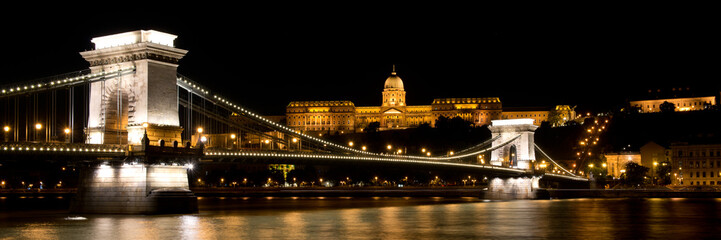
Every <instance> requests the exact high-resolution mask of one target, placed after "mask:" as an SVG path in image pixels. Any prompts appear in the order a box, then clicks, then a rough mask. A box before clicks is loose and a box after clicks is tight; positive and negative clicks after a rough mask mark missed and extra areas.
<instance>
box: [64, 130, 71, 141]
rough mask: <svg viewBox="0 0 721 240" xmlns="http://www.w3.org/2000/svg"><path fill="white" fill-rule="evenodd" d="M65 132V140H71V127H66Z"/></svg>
mask: <svg viewBox="0 0 721 240" xmlns="http://www.w3.org/2000/svg"><path fill="white" fill-rule="evenodd" d="M63 132H65V141H66V142H68V143H69V142H70V128H65V129H64V130H63Z"/></svg>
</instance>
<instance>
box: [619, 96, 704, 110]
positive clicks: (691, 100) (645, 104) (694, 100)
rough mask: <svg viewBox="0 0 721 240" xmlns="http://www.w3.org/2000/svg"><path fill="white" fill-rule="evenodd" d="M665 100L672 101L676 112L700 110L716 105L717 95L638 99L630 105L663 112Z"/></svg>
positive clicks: (640, 108)
mask: <svg viewBox="0 0 721 240" xmlns="http://www.w3.org/2000/svg"><path fill="white" fill-rule="evenodd" d="M664 102H669V103H672V104H673V105H674V111H676V112H684V111H698V110H704V109H706V108H708V107H709V106H712V105H716V96H705V97H682V98H663V99H650V100H638V101H631V102H630V106H631V107H637V108H639V111H640V112H641V113H655V112H661V104H663V103H664Z"/></svg>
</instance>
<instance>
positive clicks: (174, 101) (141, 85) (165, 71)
mask: <svg viewBox="0 0 721 240" xmlns="http://www.w3.org/2000/svg"><path fill="white" fill-rule="evenodd" d="M176 37H177V36H175V35H172V34H168V33H163V32H158V31H153V30H148V31H146V30H138V31H132V32H126V33H119V34H114V35H109V36H102V37H96V38H93V39H92V40H91V42H93V43H94V44H95V49H94V50H90V51H85V52H81V53H80V55H82V56H83V58H85V60H87V61H88V62H89V63H90V70H91V74H95V73H104V72H113V71H117V70H119V69H127V68H133V69H135V72H134V73H133V74H125V75H121V74H118V76H117V77H109V78H106V79H105V80H103V81H97V82H93V83H92V84H91V85H90V101H89V105H90V106H89V116H88V126H87V128H86V129H85V132H86V135H87V139H86V143H92V144H131V145H139V144H140V143H141V140H142V138H143V135H144V133H145V132H146V131H147V135H148V138H149V140H150V142H151V143H154V142H158V141H159V140H164V141H165V142H166V143H169V144H170V143H173V142H174V141H178V142H179V143H181V141H182V140H181V133H182V131H183V129H182V127H180V120H179V115H178V97H177V96H178V90H177V68H178V61H179V60H180V59H181V58H182V57H183V56H185V54H186V53H187V51H186V50H182V49H178V48H175V46H174V40H175V38H176Z"/></svg>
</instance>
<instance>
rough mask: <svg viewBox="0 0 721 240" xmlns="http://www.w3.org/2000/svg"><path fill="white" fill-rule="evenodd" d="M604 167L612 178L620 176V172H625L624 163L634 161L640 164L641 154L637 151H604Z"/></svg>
mask: <svg viewBox="0 0 721 240" xmlns="http://www.w3.org/2000/svg"><path fill="white" fill-rule="evenodd" d="M604 157H606V169H607V170H608V175H611V176H613V177H614V178H619V177H621V174H623V173H624V172H626V164H628V163H629V162H634V163H636V164H639V165H641V154H640V153H639V152H632V151H622V152H618V153H606V154H604Z"/></svg>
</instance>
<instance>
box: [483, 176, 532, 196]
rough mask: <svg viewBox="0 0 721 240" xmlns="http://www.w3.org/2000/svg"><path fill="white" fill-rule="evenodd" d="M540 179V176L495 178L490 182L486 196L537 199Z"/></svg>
mask: <svg viewBox="0 0 721 240" xmlns="http://www.w3.org/2000/svg"><path fill="white" fill-rule="evenodd" d="M540 179H541V178H540V177H530V178H529V177H518V178H505V179H502V178H494V179H492V180H491V181H490V182H489V183H488V191H487V192H486V195H485V198H488V199H498V200H510V199H536V191H537V190H538V188H539V186H538V181H539V180H540Z"/></svg>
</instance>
